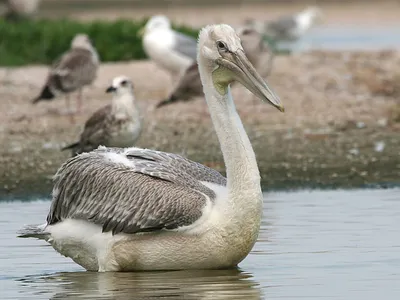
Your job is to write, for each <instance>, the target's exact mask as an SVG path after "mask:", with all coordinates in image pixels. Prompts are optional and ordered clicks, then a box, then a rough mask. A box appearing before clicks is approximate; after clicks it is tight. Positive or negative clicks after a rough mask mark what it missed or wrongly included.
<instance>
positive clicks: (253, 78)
mask: <svg viewBox="0 0 400 300" xmlns="http://www.w3.org/2000/svg"><path fill="white" fill-rule="evenodd" d="M222 56H223V57H221V58H218V59H217V61H216V62H217V64H218V65H220V66H221V67H223V70H221V71H222V72H226V70H229V71H230V72H229V71H228V72H229V73H231V76H232V77H231V76H229V77H231V79H233V80H237V81H239V82H240V83H241V84H243V85H244V86H245V87H246V88H247V89H248V90H249V91H250V92H252V93H253V94H254V95H256V96H257V97H258V98H260V99H261V100H262V101H264V102H265V101H268V102H269V103H271V104H272V105H273V106H275V107H276V108H277V109H279V110H280V111H281V112H284V111H285V109H284V107H283V104H282V102H281V101H280V99H279V97H278V96H277V95H276V94H275V93H274V92H273V91H272V90H271V89H270V88H269V87H268V85H267V83H266V82H265V81H264V79H262V78H261V76H260V75H259V74H258V73H257V71H256V69H255V68H254V67H253V65H252V64H251V63H250V61H249V60H248V58H247V57H246V55H245V54H244V52H243V50H242V49H239V50H238V51H236V52H228V53H224V54H222ZM216 71H218V69H217V70H216ZM216 71H214V72H216ZM221 71H220V72H221ZM221 77H222V76H221ZM223 77H225V78H226V75H225V76H223Z"/></svg>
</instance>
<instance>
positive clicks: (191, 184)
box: [47, 147, 223, 234]
mask: <svg viewBox="0 0 400 300" xmlns="http://www.w3.org/2000/svg"><path fill="white" fill-rule="evenodd" d="M190 165H192V166H193V168H190ZM207 171H209V174H208V175H205V174H204V172H207ZM215 173H216V171H214V170H212V169H209V168H207V167H204V166H202V167H200V166H199V164H196V163H194V162H191V161H189V160H187V159H185V158H183V157H180V156H178V155H171V154H168V153H163V152H159V151H151V150H145V149H137V148H127V149H118V148H105V147H102V148H99V149H97V150H95V151H93V152H90V153H83V154H81V155H79V156H77V157H75V158H72V159H69V160H68V161H67V162H65V163H64V164H63V165H62V167H61V168H60V169H59V171H58V172H57V174H56V176H55V179H54V181H55V184H54V189H53V201H52V205H51V208H50V212H49V214H48V216H47V222H48V224H55V223H57V222H59V221H62V220H64V219H66V218H73V219H82V220H87V221H91V222H93V223H95V224H99V225H101V226H102V227H103V231H104V232H108V231H112V232H113V234H116V233H119V232H124V233H137V232H146V231H156V230H161V229H175V228H179V227H183V226H188V225H191V224H193V223H194V222H195V221H196V220H198V219H199V218H200V217H201V216H202V212H203V208H204V207H205V206H206V205H207V204H208V203H212V202H213V201H214V199H215V193H214V192H213V190H211V189H209V188H208V187H206V186H205V185H203V184H202V183H201V182H200V181H199V179H197V178H203V179H208V180H206V181H210V182H213V180H214V182H215V181H217V182H221V181H222V180H221V179H220V178H218V176H217V175H216V174H215ZM192 174H195V175H194V176H193V175H192ZM219 176H220V177H222V176H221V175H219ZM222 178H223V177H222Z"/></svg>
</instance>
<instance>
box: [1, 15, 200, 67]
mask: <svg viewBox="0 0 400 300" xmlns="http://www.w3.org/2000/svg"><path fill="white" fill-rule="evenodd" d="M146 21H147V20H145V19H143V20H141V21H131V20H117V21H113V22H109V21H94V22H90V23H84V22H79V21H74V20H68V19H61V20H21V21H19V22H7V21H5V20H1V19H0V65H2V66H22V65H26V64H50V63H51V62H52V61H53V60H55V59H56V58H58V57H59V56H60V54H62V53H63V52H64V51H66V50H67V49H69V47H70V43H71V40H72V38H73V37H74V36H75V34H77V33H86V34H88V35H89V36H90V38H91V39H92V40H93V43H94V44H95V46H96V49H97V50H98V52H99V55H100V58H101V61H102V62H111V61H126V60H140V59H144V58H146V55H145V53H144V51H143V47H142V40H141V38H140V37H139V36H138V35H137V33H138V31H139V30H140V29H141V28H142V27H143V26H144V24H145V23H146ZM174 28H175V29H177V30H179V31H180V32H183V33H185V34H188V35H190V36H193V37H195V38H197V35H198V31H199V30H198V29H193V28H189V27H185V26H174Z"/></svg>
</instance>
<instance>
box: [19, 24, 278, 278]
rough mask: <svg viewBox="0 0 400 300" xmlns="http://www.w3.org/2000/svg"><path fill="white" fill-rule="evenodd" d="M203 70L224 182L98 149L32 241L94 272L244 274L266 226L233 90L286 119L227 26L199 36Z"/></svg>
mask: <svg viewBox="0 0 400 300" xmlns="http://www.w3.org/2000/svg"><path fill="white" fill-rule="evenodd" d="M197 60H198V64H199V70H200V77H201V81H202V83H203V87H204V94H205V98H206V102H207V104H208V107H209V110H210V115H211V118H212V121H213V124H214V127H215V130H216V133H217V136H218V139H219V142H220V146H221V150H222V153H223V157H224V161H225V166H226V173H227V177H226V178H225V177H223V176H222V175H221V174H220V173H218V172H217V171H215V170H213V169H210V168H208V167H206V166H203V165H201V164H199V163H196V162H194V161H191V160H188V159H186V158H184V157H182V156H179V155H176V154H171V153H165V152H160V151H155V150H149V149H140V148H126V149H121V148H105V147H101V148H99V149H97V150H95V151H92V152H89V153H83V154H80V155H78V156H76V157H74V158H71V159H69V160H67V161H66V162H65V163H64V164H63V165H62V166H61V168H60V169H59V170H58V171H57V173H56V175H55V178H54V188H53V193H52V195H53V200H52V203H51V207H50V211H49V214H48V216H47V222H46V223H45V224H43V225H39V226H37V225H36V226H35V225H30V226H27V227H25V228H24V229H22V230H21V231H20V232H19V236H20V237H36V238H40V239H44V240H46V241H47V242H49V243H50V244H51V245H52V246H53V248H54V249H56V250H57V251H58V252H60V253H61V254H63V255H64V256H67V257H70V258H72V260H74V261H75V262H76V263H78V264H79V265H81V266H83V267H84V268H85V269H87V270H92V271H100V272H104V271H143V270H177V269H223V268H233V267H236V266H237V265H238V263H240V262H241V261H242V260H243V259H244V258H245V257H246V256H247V255H248V254H249V252H250V250H251V249H252V247H253V245H254V244H255V242H256V240H257V237H258V233H259V229H260V223H261V215H262V203H263V198H262V192H261V187H260V173H259V170H258V166H257V161H256V157H255V154H254V151H253V149H252V146H251V143H250V140H249V138H248V136H247V134H246V131H245V129H244V127H243V124H242V122H241V120H240V117H239V115H238V113H237V111H236V109H235V105H234V102H233V99H232V96H231V92H230V87H229V85H230V84H231V83H232V82H233V81H235V80H237V81H239V82H240V83H242V84H243V85H244V86H245V87H246V88H247V89H249V90H250V91H251V92H253V93H254V94H255V95H256V96H258V97H259V98H260V99H261V100H262V101H268V102H269V103H270V104H272V105H273V106H275V107H276V108H278V109H279V110H280V111H283V110H284V109H283V105H282V104H281V102H280V100H279V98H278V96H276V94H275V93H274V92H273V91H272V90H271V89H270V88H269V87H268V85H267V84H266V83H265V82H264V81H263V79H262V78H261V77H260V76H259V75H258V73H257V71H256V70H255V69H254V67H253V66H252V65H251V63H250V62H249V60H248V59H247V57H246V55H245V53H244V51H243V48H242V45H241V41H240V38H239V37H238V35H237V34H236V33H235V31H234V29H233V28H232V27H230V26H229V25H225V24H221V25H210V26H206V27H205V28H203V29H202V30H201V32H200V34H199V41H198V57H197Z"/></svg>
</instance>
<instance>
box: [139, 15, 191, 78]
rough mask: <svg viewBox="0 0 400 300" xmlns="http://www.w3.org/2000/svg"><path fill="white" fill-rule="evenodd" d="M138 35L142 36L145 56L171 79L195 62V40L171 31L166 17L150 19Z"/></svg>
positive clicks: (160, 16)
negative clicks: (166, 72) (165, 71)
mask: <svg viewBox="0 0 400 300" xmlns="http://www.w3.org/2000/svg"><path fill="white" fill-rule="evenodd" d="M139 34H140V35H143V48H144V51H145V52H146V54H147V56H148V57H150V58H151V59H152V60H153V61H154V62H155V63H156V64H157V65H158V66H160V67H161V68H163V69H165V70H167V71H168V72H170V73H171V75H172V76H173V77H178V76H179V75H180V74H181V72H183V70H185V69H186V68H188V67H189V66H190V65H191V64H192V63H193V61H195V60H196V49H197V44H196V40H195V39H194V38H192V37H190V36H187V35H184V34H182V33H180V32H177V31H175V30H173V29H172V28H171V22H170V20H169V19H168V18H167V17H166V16H163V15H156V16H153V17H151V18H150V19H149V21H148V22H147V23H146V26H145V27H144V29H143V30H141V31H140V32H139Z"/></svg>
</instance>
